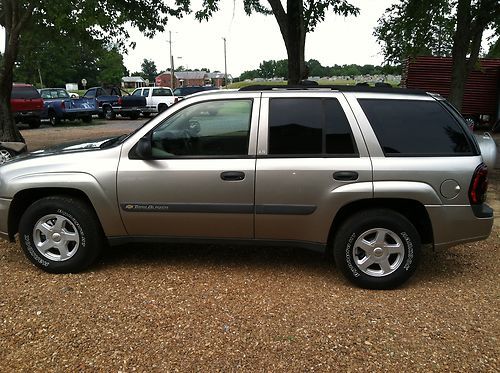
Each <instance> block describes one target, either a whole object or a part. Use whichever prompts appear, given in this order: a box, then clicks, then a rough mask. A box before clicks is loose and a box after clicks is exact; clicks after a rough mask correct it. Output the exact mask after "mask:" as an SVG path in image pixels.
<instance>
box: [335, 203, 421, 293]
mask: <svg viewBox="0 0 500 373" xmlns="http://www.w3.org/2000/svg"><path fill="white" fill-rule="evenodd" d="M377 234H379V236H377ZM375 237H380V239H378V240H376V239H375ZM382 240H383V243H382V242H381V241H382ZM398 241H399V242H398ZM368 243H369V244H368ZM420 246H421V244H420V236H419V234H418V232H417V230H416V229H415V227H414V226H413V224H412V223H411V222H410V221H409V220H408V219H407V218H406V217H405V216H403V215H401V214H399V213H397V212H395V211H393V210H387V209H373V210H367V211H361V212H359V213H356V214H354V215H352V216H351V217H349V218H348V219H347V220H346V221H345V222H344V223H343V224H342V225H341V227H340V228H339V230H338V232H337V234H336V236H335V240H334V246H333V254H334V257H335V263H336V265H337V267H338V268H339V269H340V270H341V271H342V272H343V273H344V275H345V276H346V277H347V278H348V279H349V280H350V281H351V282H353V283H354V284H356V285H358V286H360V287H363V288H368V289H391V288H395V287H397V286H399V285H401V284H403V283H404V282H405V281H406V280H408V278H409V277H410V276H411V275H412V274H413V272H414V271H415V269H416V268H417V265H418V261H419V257H420ZM363 247H364V248H365V250H366V251H365V250H364V249H363ZM370 250H372V251H371V252H370V253H369V251H370ZM394 251H398V253H393V254H390V252H394ZM371 262H373V264H371V265H368V264H369V263H371ZM379 263H380V264H379ZM363 265H364V266H365V268H363ZM384 267H385V269H384Z"/></svg>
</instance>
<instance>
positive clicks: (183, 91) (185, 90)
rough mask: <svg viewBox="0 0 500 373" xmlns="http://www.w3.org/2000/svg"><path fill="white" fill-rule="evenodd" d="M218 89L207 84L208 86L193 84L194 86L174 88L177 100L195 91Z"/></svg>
mask: <svg viewBox="0 0 500 373" xmlns="http://www.w3.org/2000/svg"><path fill="white" fill-rule="evenodd" d="M215 89H218V88H217V87H214V86H211V85H207V86H192V87H179V88H176V89H174V96H175V102H177V101H179V100H182V99H184V97H186V96H189V95H192V94H193V93H198V92H204V91H213V90H215Z"/></svg>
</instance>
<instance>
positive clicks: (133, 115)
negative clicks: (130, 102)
mask: <svg viewBox="0 0 500 373" xmlns="http://www.w3.org/2000/svg"><path fill="white" fill-rule="evenodd" d="M140 115H141V113H140V112H137V113H131V114H130V115H129V117H130V119H132V120H136V119H139V116H140Z"/></svg>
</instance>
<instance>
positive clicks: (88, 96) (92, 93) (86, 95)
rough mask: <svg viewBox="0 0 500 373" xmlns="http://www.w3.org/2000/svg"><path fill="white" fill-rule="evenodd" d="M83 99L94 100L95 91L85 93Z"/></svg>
mask: <svg viewBox="0 0 500 373" xmlns="http://www.w3.org/2000/svg"><path fill="white" fill-rule="evenodd" d="M83 97H87V98H94V97H95V89H91V90H89V91H87V92H86V93H85V95H84V96H83Z"/></svg>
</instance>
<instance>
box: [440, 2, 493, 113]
mask: <svg viewBox="0 0 500 373" xmlns="http://www.w3.org/2000/svg"><path fill="white" fill-rule="evenodd" d="M456 18H457V26H456V29H455V34H454V35H453V50H452V57H453V68H452V72H451V92H450V96H449V97H448V99H449V100H450V102H451V103H452V104H454V105H455V106H456V107H457V108H458V109H461V108H462V101H463V97H464V91H465V81H466V79H467V76H469V73H470V72H471V71H472V69H473V68H474V66H475V65H476V63H477V60H478V57H479V52H480V50H481V41H482V39H483V33H484V30H485V29H487V28H489V27H491V26H493V25H494V24H496V25H498V24H500V3H499V2H498V0H478V1H473V0H458V5H457V17H456ZM467 55H469V58H468V59H467Z"/></svg>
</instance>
